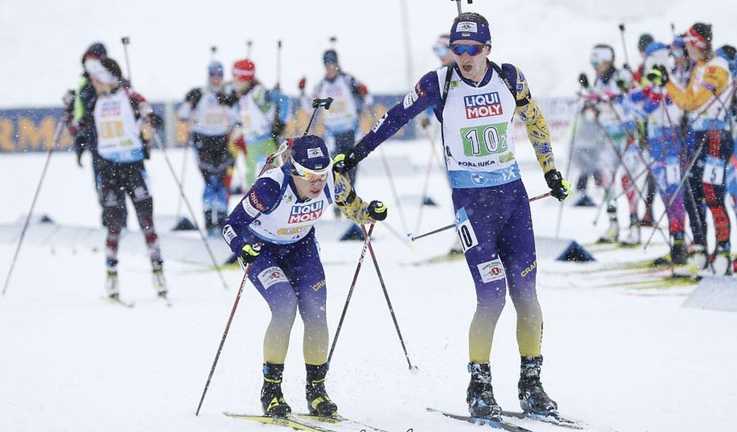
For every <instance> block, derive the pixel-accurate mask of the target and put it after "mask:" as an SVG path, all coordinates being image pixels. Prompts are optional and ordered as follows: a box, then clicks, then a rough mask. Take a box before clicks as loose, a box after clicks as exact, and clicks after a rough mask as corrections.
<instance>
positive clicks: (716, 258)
mask: <svg viewBox="0 0 737 432" xmlns="http://www.w3.org/2000/svg"><path fill="white" fill-rule="evenodd" d="M730 249H731V248H730V245H729V242H728V241H726V242H721V243H719V244H718V245H717V248H716V250H715V251H714V255H712V257H711V259H710V260H709V261H711V271H713V272H714V274H716V275H719V276H722V275H724V276H731V275H732V254H731V252H730Z"/></svg>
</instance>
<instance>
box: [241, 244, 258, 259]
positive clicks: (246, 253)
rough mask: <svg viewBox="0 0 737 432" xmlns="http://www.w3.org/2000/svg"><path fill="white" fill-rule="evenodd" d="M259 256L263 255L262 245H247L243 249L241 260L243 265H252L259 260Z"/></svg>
mask: <svg viewBox="0 0 737 432" xmlns="http://www.w3.org/2000/svg"><path fill="white" fill-rule="evenodd" d="M259 255H261V244H260V243H255V244H250V243H246V244H245V245H244V246H243V249H241V260H242V261H243V264H250V263H252V262H254V261H256V258H258V256H259Z"/></svg>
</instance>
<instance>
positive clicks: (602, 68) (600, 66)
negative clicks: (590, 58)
mask: <svg viewBox="0 0 737 432" xmlns="http://www.w3.org/2000/svg"><path fill="white" fill-rule="evenodd" d="M611 65H612V62H608V61H603V62H600V63H596V64H595V65H594V69H595V70H596V74H597V75H604V72H606V71H608V70H609V67H610V66H611Z"/></svg>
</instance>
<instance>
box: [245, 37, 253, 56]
mask: <svg viewBox="0 0 737 432" xmlns="http://www.w3.org/2000/svg"><path fill="white" fill-rule="evenodd" d="M252 51H253V41H252V40H251V39H248V40H247V41H246V58H248V59H250V58H251V52H252Z"/></svg>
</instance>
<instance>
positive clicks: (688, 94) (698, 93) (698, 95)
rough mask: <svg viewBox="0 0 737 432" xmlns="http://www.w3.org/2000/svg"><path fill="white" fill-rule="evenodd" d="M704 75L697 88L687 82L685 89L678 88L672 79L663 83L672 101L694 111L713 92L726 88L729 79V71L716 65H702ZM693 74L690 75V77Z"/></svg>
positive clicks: (710, 96)
mask: <svg viewBox="0 0 737 432" xmlns="http://www.w3.org/2000/svg"><path fill="white" fill-rule="evenodd" d="M704 68H706V69H705V70H704V77H703V81H702V84H701V86H700V87H699V88H697V89H694V88H693V87H694V86H692V85H691V83H690V82H689V84H688V86H687V87H686V88H685V89H682V88H680V87H679V86H677V85H676V84H674V83H673V81H668V83H667V84H666V85H665V88H666V90H668V95H669V96H670V97H671V99H673V102H674V103H675V104H676V105H677V106H678V108H681V109H682V110H684V111H696V110H697V109H699V108H701V107H702V106H703V105H704V104H705V103H707V102H708V101H709V100H710V99H711V98H712V97H713V96H714V95H715V94H717V95H718V94H721V93H722V92H723V91H724V90H725V89H726V88H727V82H728V81H729V71H728V70H726V69H724V68H722V67H719V66H716V65H711V66H709V65H707V66H704ZM694 76H695V74H694V73H692V75H691V79H693V77H694Z"/></svg>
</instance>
